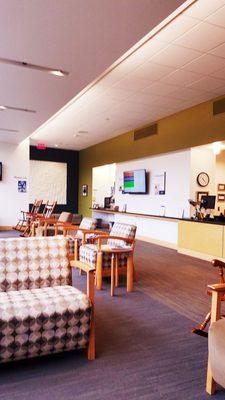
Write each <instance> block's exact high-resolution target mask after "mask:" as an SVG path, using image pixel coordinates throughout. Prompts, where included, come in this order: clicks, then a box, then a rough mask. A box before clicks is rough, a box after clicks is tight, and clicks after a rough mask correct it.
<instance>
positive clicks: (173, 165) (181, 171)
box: [115, 150, 190, 218]
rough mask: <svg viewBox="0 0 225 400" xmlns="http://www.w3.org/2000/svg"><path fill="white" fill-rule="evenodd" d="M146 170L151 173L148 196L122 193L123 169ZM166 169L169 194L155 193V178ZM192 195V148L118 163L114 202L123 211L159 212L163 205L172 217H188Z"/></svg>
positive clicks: (156, 213)
mask: <svg viewBox="0 0 225 400" xmlns="http://www.w3.org/2000/svg"><path fill="white" fill-rule="evenodd" d="M142 168H144V169H146V171H147V172H148V173H149V179H150V182H149V193H148V194H146V195H143V194H142V195H138V194H136V195H132V194H123V193H122V192H121V191H119V187H120V186H122V184H123V172H124V171H127V170H133V169H142ZM163 172H166V194H165V195H155V193H154V182H153V177H154V175H156V174H161V173H163ZM189 198H190V150H185V151H179V152H172V153H169V154H163V155H159V156H155V157H147V158H142V159H138V160H132V161H129V162H123V163H119V164H117V165H116V192H115V204H116V205H118V206H119V208H120V210H122V208H123V205H124V204H127V211H130V212H137V213H144V214H155V215H160V214H161V212H162V208H161V207H162V206H164V207H165V215H166V216H170V217H179V218H181V217H182V214H183V211H184V216H186V217H188V216H189V212H190V211H189V204H188V199H189Z"/></svg>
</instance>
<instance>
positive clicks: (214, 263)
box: [192, 260, 225, 337]
mask: <svg viewBox="0 0 225 400" xmlns="http://www.w3.org/2000/svg"><path fill="white" fill-rule="evenodd" d="M211 264H212V266H213V267H215V268H218V272H219V276H220V283H221V284H223V283H225V280H224V268H225V263H224V262H223V261H220V260H212V262H211ZM207 293H208V295H209V296H211V295H212V290H207ZM224 300H225V293H224V294H223V296H222V297H221V301H224ZM210 319H211V311H209V312H208V313H207V314H206V316H205V318H204V320H203V321H202V322H201V323H200V324H199V325H198V326H197V327H195V328H193V329H192V332H193V333H196V334H197V335H200V336H204V337H208V333H207V332H206V331H205V329H206V327H207V325H208V323H209V322H210Z"/></svg>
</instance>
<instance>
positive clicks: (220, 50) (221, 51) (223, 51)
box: [209, 43, 225, 58]
mask: <svg viewBox="0 0 225 400" xmlns="http://www.w3.org/2000/svg"><path fill="white" fill-rule="evenodd" d="M209 53H210V54H213V55H215V56H218V57H224V58H225V43H223V44H221V45H220V46H217V47H215V48H214V49H212V50H210V51H209Z"/></svg>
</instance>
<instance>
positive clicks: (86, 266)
mask: <svg viewBox="0 0 225 400" xmlns="http://www.w3.org/2000/svg"><path fill="white" fill-rule="evenodd" d="M70 266H71V267H72V268H74V267H75V268H79V269H81V270H82V271H84V272H90V271H95V267H92V266H91V265H89V264H85V263H83V262H82V261H79V260H72V261H70Z"/></svg>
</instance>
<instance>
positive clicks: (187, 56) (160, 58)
mask: <svg viewBox="0 0 225 400" xmlns="http://www.w3.org/2000/svg"><path fill="white" fill-rule="evenodd" d="M200 55H201V53H200V52H198V51H196V50H192V49H186V48H184V47H181V46H176V45H173V44H171V45H169V46H168V47H167V48H166V49H165V50H162V51H161V52H160V53H159V54H157V55H156V56H154V57H152V59H151V61H152V62H154V63H158V64H162V65H168V66H171V67H176V68H179V67H182V66H183V65H185V64H186V63H188V62H190V61H192V60H193V59H195V58H197V57H199V56H200Z"/></svg>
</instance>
